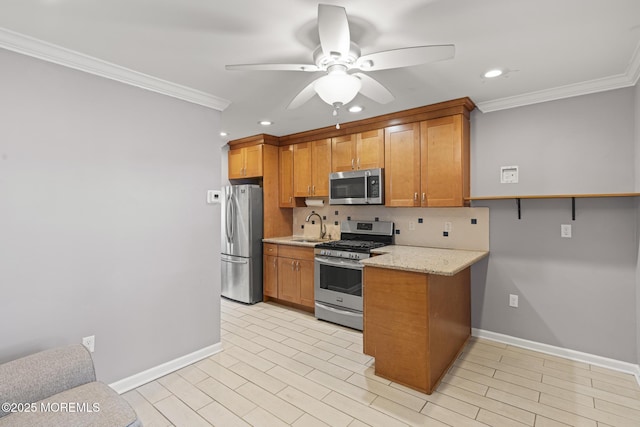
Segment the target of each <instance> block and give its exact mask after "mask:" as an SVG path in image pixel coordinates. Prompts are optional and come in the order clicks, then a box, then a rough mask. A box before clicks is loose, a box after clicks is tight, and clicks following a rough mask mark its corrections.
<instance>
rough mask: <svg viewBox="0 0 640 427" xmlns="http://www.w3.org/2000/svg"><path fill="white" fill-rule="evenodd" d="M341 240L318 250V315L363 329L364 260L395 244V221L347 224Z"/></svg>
mask: <svg viewBox="0 0 640 427" xmlns="http://www.w3.org/2000/svg"><path fill="white" fill-rule="evenodd" d="M340 233H341V236H340V237H341V239H342V240H337V241H333V242H327V243H322V244H319V245H316V247H315V250H314V252H315V264H314V273H315V279H314V285H315V300H316V302H315V315H316V317H317V318H318V319H322V320H326V321H329V322H333V323H337V324H340V325H344V326H348V327H350V328H354V329H358V330H362V269H363V267H364V266H363V265H362V264H361V263H360V260H361V259H365V258H369V257H370V256H371V250H372V249H375V248H379V247H382V246H386V245H390V244H392V243H393V222H387V221H343V222H342V223H341V224H340Z"/></svg>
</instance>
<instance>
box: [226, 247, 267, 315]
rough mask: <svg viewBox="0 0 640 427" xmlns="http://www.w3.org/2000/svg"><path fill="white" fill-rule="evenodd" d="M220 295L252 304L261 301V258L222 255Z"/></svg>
mask: <svg viewBox="0 0 640 427" xmlns="http://www.w3.org/2000/svg"><path fill="white" fill-rule="evenodd" d="M220 269H221V271H222V287H221V292H222V296H223V297H226V298H229V299H232V300H235V301H239V302H243V303H247V304H254V303H256V302H259V301H262V259H261V258H259V259H252V258H243V257H237V256H232V255H222V257H221V265H220Z"/></svg>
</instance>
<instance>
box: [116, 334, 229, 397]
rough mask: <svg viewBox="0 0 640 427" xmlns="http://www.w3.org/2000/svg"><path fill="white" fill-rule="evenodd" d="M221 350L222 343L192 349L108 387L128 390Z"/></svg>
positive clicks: (118, 390)
mask: <svg viewBox="0 0 640 427" xmlns="http://www.w3.org/2000/svg"><path fill="white" fill-rule="evenodd" d="M221 351H222V343H220V342H219V343H216V344H214V345H210V346H209V347H205V348H202V349H200V350H197V351H194V352H193V353H189V354H186V355H184V356H181V357H178V358H177V359H173V360H170V361H168V362H166V363H163V364H161V365H158V366H154V367H153V368H149V369H147V370H146V371H142V372H140V373H137V374H135V375H132V376H130V377H127V378H123V379H121V380H120V381H116V382H114V383H111V384H109V387H111V388H112V389H114V390H115V391H116V392H118V394H122V393H126V392H128V391H129V390H133V389H134V388H136V387H140V386H141V385H143V384H146V383H148V382H151V381H153V380H156V379H158V378H160V377H163V376H165V375H167V374H170V373H171V372H174V371H177V370H178V369H180V368H184V367H185V366H187V365H190V364H192V363H195V362H198V361H200V360H202V359H205V358H207V357H209V356H212V355H214V354H216V353H219V352H221Z"/></svg>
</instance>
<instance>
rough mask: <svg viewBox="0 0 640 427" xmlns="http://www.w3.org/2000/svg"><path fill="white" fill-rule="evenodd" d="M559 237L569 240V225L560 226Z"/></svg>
mask: <svg viewBox="0 0 640 427" xmlns="http://www.w3.org/2000/svg"><path fill="white" fill-rule="evenodd" d="M560 237H565V238H567V239H570V238H571V224H562V225H561V226H560Z"/></svg>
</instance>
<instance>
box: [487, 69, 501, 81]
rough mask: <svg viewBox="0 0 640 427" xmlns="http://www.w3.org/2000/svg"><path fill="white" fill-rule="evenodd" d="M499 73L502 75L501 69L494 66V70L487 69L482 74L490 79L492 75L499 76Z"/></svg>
mask: <svg viewBox="0 0 640 427" xmlns="http://www.w3.org/2000/svg"><path fill="white" fill-rule="evenodd" d="M501 75H502V70H500V69H498V68H496V69H494V70H489V71H487V72H486V73H484V76H485V77H486V78H487V79H492V78H494V77H498V76H501Z"/></svg>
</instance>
